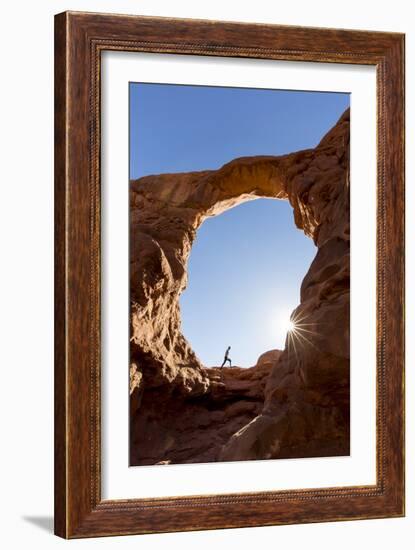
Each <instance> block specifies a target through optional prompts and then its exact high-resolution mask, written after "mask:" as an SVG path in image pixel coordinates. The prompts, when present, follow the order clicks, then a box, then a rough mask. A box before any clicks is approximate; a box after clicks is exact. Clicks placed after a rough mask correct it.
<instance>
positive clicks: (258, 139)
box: [130, 83, 350, 367]
mask: <svg viewBox="0 0 415 550" xmlns="http://www.w3.org/2000/svg"><path fill="white" fill-rule="evenodd" d="M349 101H350V96H349V94H340V93H327V92H322V93H320V92H293V91H281V90H259V89H243V88H221V87H205V86H180V85H164V84H139V83H131V84H130V176H131V178H134V179H135V178H138V177H141V176H144V175H148V174H160V173H165V172H187V171H191V170H206V169H216V168H219V167H220V166H222V165H223V164H224V163H226V162H229V161H230V160H232V159H234V158H236V157H241V156H251V155H280V154H285V153H290V152H292V151H297V150H300V149H305V148H309V147H314V146H315V145H317V143H318V142H319V141H320V139H321V138H322V137H323V135H324V134H325V133H326V132H327V131H328V130H329V129H330V128H331V127H332V126H333V125H334V124H335V122H336V121H337V120H338V118H339V117H340V115H341V114H342V113H343V111H344V110H345V109H346V108H347V107H348V106H349ZM315 252H316V249H315V247H314V244H313V243H312V241H311V240H310V239H308V238H307V237H305V236H304V234H303V233H302V232H301V231H299V230H298V229H296V227H295V225H294V221H293V214H292V209H291V207H290V205H289V204H288V202H286V201H277V200H271V199H257V200H254V201H251V202H248V203H245V204H242V205H239V206H237V207H236V208H233V209H231V210H228V211H227V212H225V213H223V214H221V215H220V216H217V217H214V218H211V219H208V220H207V221H205V222H204V224H203V225H202V226H201V228H200V229H199V231H198V234H197V237H196V241H195V243H194V245H193V248H192V252H191V255H190V260H189V266H188V273H189V284H188V288H187V289H186V290H185V292H184V293H183V295H182V297H181V300H180V305H181V311H182V329H183V333H184V335H185V336H186V338H187V339H188V340H189V341H190V343H191V345H192V347H193V349H194V350H195V352H196V354H197V355H198V356H199V358H200V359H201V361H202V362H203V363H204V364H205V365H206V366H214V365H217V364H219V365H220V364H221V362H222V359H223V353H224V350H225V349H226V347H227V346H228V345H231V346H232V350H231V351H232V353H231V355H230V356H231V358H232V361H233V364H235V365H240V366H244V367H247V366H251V365H254V364H255V363H256V360H257V358H258V356H259V355H260V354H261V353H263V352H265V351H267V350H269V349H274V348H280V349H281V348H283V347H284V341H285V328H284V323H283V321H284V319H286V318H287V317H288V316H289V313H290V312H291V310H292V309H293V308H294V307H296V305H298V303H299V291H300V285H301V281H302V279H303V277H304V275H305V273H306V271H307V269H308V267H309V266H310V263H311V261H312V259H313V257H314V255H315Z"/></svg>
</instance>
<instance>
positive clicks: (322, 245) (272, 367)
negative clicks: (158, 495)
mask: <svg viewBox="0 0 415 550" xmlns="http://www.w3.org/2000/svg"><path fill="white" fill-rule="evenodd" d="M130 189H131V192H130V204H131V225H130V231H131V244H130V251H131V255H130V261H131V266H130V267H131V268H130V277H131V281H130V285H131V367H130V381H131V386H130V390H131V423H130V430H131V457H130V461H131V464H154V463H158V462H164V463H170V462H171V463H180V462H205V461H214V460H247V459H264V458H282V457H299V456H320V455H325V456H331V455H342V454H348V452H349V302H350V292H349V286H350V285H349V277H350V275H349V251H350V242H349V112H348V111H346V113H345V114H344V115H343V116H342V117H341V119H340V120H339V122H338V123H337V124H336V125H335V126H334V128H333V129H332V130H331V131H330V132H329V133H328V134H327V135H326V136H325V137H324V138H323V140H322V141H321V142H320V144H319V145H318V146H317V147H316V148H314V149H309V150H305V151H299V152H295V153H292V154H289V155H285V156H280V157H249V158H241V159H236V160H234V161H232V162H230V163H229V164H226V165H225V166H223V167H222V168H220V169H219V170H214V171H205V172H192V173H186V174H162V175H159V176H147V177H144V178H141V179H139V180H136V181H133V182H131V187H130ZM258 197H271V198H275V199H279V200H288V201H289V202H290V204H291V205H292V207H293V213H294V221H295V224H296V226H297V227H298V228H299V229H301V230H302V231H304V233H305V234H306V235H307V236H309V237H310V238H312V239H313V241H314V243H315V245H316V247H317V248H316V252H317V253H316V257H315V259H314V261H313V262H312V264H311V266H310V269H309V271H308V272H307V274H306V275H305V278H304V280H303V283H302V287H301V302H300V304H299V306H298V307H297V309H296V310H295V311H294V312H293V315H292V319H293V320H294V321H295V323H296V327H297V328H296V330H295V331H294V332H293V333H292V335H291V336H290V337H289V338H288V339H287V342H286V346H285V349H284V351H283V352H282V353H281V355H280V354H279V353H278V354H274V356H273V355H272V353H271V355H269V356H268V359H267V354H264V356H261V358H260V359H259V361H258V364H257V365H256V366H255V367H253V368H252V369H225V368H224V369H223V371H222V372H223V381H220V380H218V379H217V377H218V371H217V369H206V368H204V367H203V365H202V364H201V363H200V361H199V360H198V358H197V356H196V355H195V353H194V351H193V350H192V349H191V347H190V345H189V344H188V342H187V341H186V339H185V338H184V336H183V335H182V333H181V327H180V308H179V297H180V294H181V293H182V292H183V290H184V289H185V287H186V283H187V274H186V266H187V260H188V257H189V253H190V250H191V246H192V243H193V240H194V238H195V235H196V231H197V229H198V227H200V225H201V224H202V223H203V221H204V220H205V219H206V218H207V217H209V216H214V215H217V214H220V213H221V212H223V211H225V210H227V209H228V208H231V207H232V206H235V205H237V204H239V203H241V202H244V201H246V200H252V199H255V198H258ZM264 351H266V350H264ZM246 377H248V378H246ZM259 380H260V382H259ZM235 385H236V387H237V388H239V389H237V390H235ZM248 386H252V387H251V390H252V392H253V393H252V396H254V397H252V399H251V397H249V398H248V397H247V393H246V392H245V390H246V391H247V392H248V393H249V391H250V390H249V389H248ZM259 386H260V387H261V390H260V391H259V389H258V388H259ZM232 388H234V390H232ZM241 388H245V390H244V391H243V392H242V393H241ZM221 392H222V394H221ZM244 392H245V393H244ZM221 395H222V397H220V396H221ZM224 396H227V397H226V398H225V397H224ZM232 411H233V412H232ZM235 411H236V412H235Z"/></svg>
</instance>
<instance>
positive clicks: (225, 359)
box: [220, 346, 232, 368]
mask: <svg viewBox="0 0 415 550" xmlns="http://www.w3.org/2000/svg"><path fill="white" fill-rule="evenodd" d="M230 349H231V346H228V349H227V350H226V351H225V357H224V358H223V363H222V365H221V367H220V368H222V367H223V366H224V364H225V363H229V366H230V367H231V366H232V360H231V359H230V358H229V350H230Z"/></svg>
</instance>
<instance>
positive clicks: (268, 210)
mask: <svg viewBox="0 0 415 550" xmlns="http://www.w3.org/2000/svg"><path fill="white" fill-rule="evenodd" d="M315 253H316V247H315V245H314V243H313V241H312V240H311V239H310V238H308V237H307V236H306V235H304V233H303V232H302V231H300V230H299V229H298V228H297V227H296V226H295V223H294V220H293V212H292V207H291V205H290V204H289V202H288V201H286V200H278V199H270V198H254V200H250V201H248V202H243V203H242V204H238V205H237V206H234V207H232V208H230V209H228V210H226V211H224V212H222V213H220V214H219V215H216V216H213V217H209V218H207V219H205V220H204V222H203V223H202V224H201V226H200V227H199V228H198V230H197V233H196V237H195V240H194V242H193V245H192V248H191V251H190V254H189V258H188V262H187V286H186V289H185V290H184V291H183V292H182V294H181V296H180V314H181V330H182V333H183V335H184V337H185V338H186V340H187V341H188V342H189V344H190V345H191V347H192V349H193V351H194V352H195V354H196V356H197V357H198V359H199V360H200V362H201V364H202V365H203V366H204V367H218V366H219V367H220V366H221V364H222V361H223V359H224V353H225V350H226V349H227V347H228V346H231V350H230V353H229V357H230V358H231V361H232V365H234V366H237V367H244V368H247V367H252V366H254V365H256V364H257V360H258V358H259V357H260V356H261V355H262V354H263V353H264V352H268V351H270V350H274V349H278V350H282V349H284V346H285V339H286V335H287V331H288V330H289V329H290V327H289V322H290V315H291V313H292V312H293V310H294V309H295V308H296V307H297V306H298V304H299V303H300V287H301V283H302V280H303V278H304V275H305V273H306V272H307V270H308V268H309V266H310V264H311V262H312V260H313V258H314V256H315ZM225 366H226V367H227V366H229V362H227V363H226V365H225Z"/></svg>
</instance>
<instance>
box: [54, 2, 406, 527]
mask: <svg viewBox="0 0 415 550" xmlns="http://www.w3.org/2000/svg"><path fill="white" fill-rule="evenodd" d="M104 50H121V51H139V52H157V53H178V54H192V55H198V56H206V55H208V56H222V57H245V58H256V59H277V60H290V61H309V62H330V63H347V64H362V65H373V66H375V67H376V71H377V319H376V322H377V380H376V384H377V419H376V424H377V430H376V432H377V433H376V457H377V458H376V462H377V474H376V475H377V481H376V484H375V485H373V486H372V485H371V486H355V487H334V488H317V489H302V490H292V491H267V492H263V493H245V494H243V493H241V494H231V495H209V496H194V497H169V498H149V499H134V500H131V499H122V500H112V501H108V500H105V501H103V500H102V499H101V450H100V441H101V439H100V410H101V393H100V392H101V390H100V372H101V371H100V60H101V52H103V51H104ZM403 515H404V35H402V34H395V33H383V32H366V31H351V30H337V29H319V28H305V27H288V26H277V25H264V24H260V25H258V24H245V23H244V24H240V23H228V22H213V21H199V20H185V19H166V18H156V17H154V18H153V17H138V16H126V15H110V14H92V13H76V12H65V13H61V14H59V15H57V16H56V18H55V533H56V534H57V535H59V536H61V537H64V538H78V537H97V536H108V535H126V534H135V533H137V534H138V533H159V532H166V531H190V530H199V529H220V528H231V527H246V526H262V525H279V524H291V523H306V522H320V521H337V520H352V519H369V518H386V517H397V516H403Z"/></svg>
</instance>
